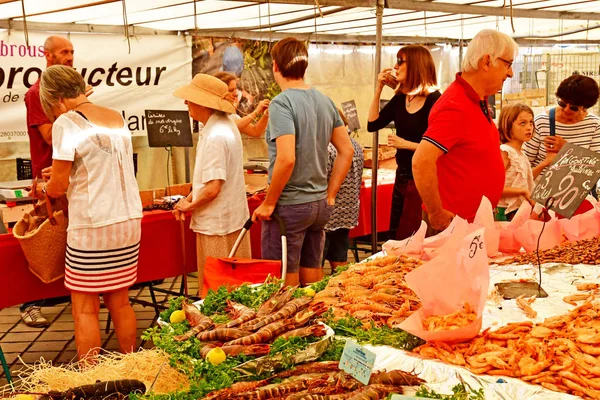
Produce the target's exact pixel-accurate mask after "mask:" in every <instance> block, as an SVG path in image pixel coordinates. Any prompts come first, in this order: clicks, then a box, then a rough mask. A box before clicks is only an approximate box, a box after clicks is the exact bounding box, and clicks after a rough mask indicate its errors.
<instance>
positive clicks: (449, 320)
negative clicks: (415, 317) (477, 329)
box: [423, 303, 477, 331]
mask: <svg viewBox="0 0 600 400" xmlns="http://www.w3.org/2000/svg"><path fill="white" fill-rule="evenodd" d="M476 320H477V313H476V312H475V311H473V308H472V307H471V306H470V305H469V303H465V305H464V306H463V308H462V309H461V310H457V311H455V312H453V313H451V314H448V315H442V316H438V315H432V316H430V317H427V318H425V319H424V320H423V329H425V330H427V331H452V330H456V329H460V328H462V327H463V326H467V325H469V324H471V323H473V322H475V321H476Z"/></svg>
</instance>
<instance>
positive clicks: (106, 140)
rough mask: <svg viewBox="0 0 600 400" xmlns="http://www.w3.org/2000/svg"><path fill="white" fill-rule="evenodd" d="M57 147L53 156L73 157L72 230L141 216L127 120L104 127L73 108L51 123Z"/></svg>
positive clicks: (69, 193) (70, 206)
mask: <svg viewBox="0 0 600 400" xmlns="http://www.w3.org/2000/svg"><path fill="white" fill-rule="evenodd" d="M123 124H125V122H123ZM52 147H53V151H52V158H53V159H54V160H63V161H73V167H72V168H71V176H70V178H69V189H68V190H67V198H68V199H69V228H68V230H72V229H80V228H99V227H102V226H107V225H111V224H115V223H118V222H123V221H127V220H130V219H135V218H142V201H141V200H140V193H139V188H138V185H137V181H136V180H135V173H134V170H133V146H132V145H131V132H129V130H128V129H127V128H126V127H125V125H124V126H123V127H122V128H119V129H110V128H105V127H100V126H97V125H94V124H92V123H91V122H89V121H88V120H86V119H85V118H83V117H82V116H81V115H79V114H78V113H76V112H74V111H69V112H68V113H65V114H63V115H61V116H60V117H58V119H57V120H56V121H55V122H54V124H53V125H52Z"/></svg>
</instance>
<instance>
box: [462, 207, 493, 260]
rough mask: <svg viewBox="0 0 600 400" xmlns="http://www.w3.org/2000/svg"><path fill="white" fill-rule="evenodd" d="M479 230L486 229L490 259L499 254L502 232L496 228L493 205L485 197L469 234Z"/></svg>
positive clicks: (486, 246) (486, 244)
mask: <svg viewBox="0 0 600 400" xmlns="http://www.w3.org/2000/svg"><path fill="white" fill-rule="evenodd" d="M479 228H484V229H485V234H484V236H485V248H486V251H487V255H488V257H494V256H495V255H496V254H498V247H499V244H500V231H499V230H498V228H496V224H495V223H494V211H493V210H492V203H490V201H489V199H488V198H487V197H485V196H483V198H482V199H481V203H480V204H479V208H478V209H477V214H475V219H474V220H473V223H472V224H470V226H469V230H468V232H473V231H475V230H477V229H479Z"/></svg>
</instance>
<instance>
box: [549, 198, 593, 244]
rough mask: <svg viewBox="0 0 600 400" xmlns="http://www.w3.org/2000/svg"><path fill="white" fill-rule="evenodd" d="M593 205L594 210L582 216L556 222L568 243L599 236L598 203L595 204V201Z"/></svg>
mask: <svg viewBox="0 0 600 400" xmlns="http://www.w3.org/2000/svg"><path fill="white" fill-rule="evenodd" d="M592 199H593V198H592ZM594 203H595V205H594V208H592V209H591V210H589V211H586V212H585V213H583V214H579V215H575V216H573V217H572V218H571V219H567V218H563V219H560V220H558V223H559V224H560V227H561V228H562V230H563V233H564V234H565V235H566V236H567V239H569V241H570V242H576V241H578V240H583V239H591V238H593V237H597V236H600V203H596V202H595V199H594V202H593V203H592V204H594Z"/></svg>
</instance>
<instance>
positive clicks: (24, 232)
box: [13, 196, 69, 283]
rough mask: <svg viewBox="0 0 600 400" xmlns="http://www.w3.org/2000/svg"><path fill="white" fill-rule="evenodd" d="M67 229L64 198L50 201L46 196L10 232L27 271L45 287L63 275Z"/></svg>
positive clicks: (67, 222)
mask: <svg viewBox="0 0 600 400" xmlns="http://www.w3.org/2000/svg"><path fill="white" fill-rule="evenodd" d="M53 209H54V210H53ZM68 225H69V220H68V218H67V201H66V197H65V196H63V197H61V198H59V199H50V198H49V197H48V196H46V199H45V200H44V201H42V202H41V203H39V204H37V205H36V206H35V207H34V209H33V210H32V211H30V212H29V213H27V214H25V215H24V216H23V218H21V219H20V220H19V222H17V224H16V225H15V227H14V228H13V235H14V237H15V238H16V239H17V240H18V241H19V244H20V245H21V248H22V249H23V253H24V254H25V258H27V261H28V262H29V269H30V270H31V272H32V273H33V274H34V275H35V276H37V277H38V278H39V279H40V280H41V281H42V282H44V283H51V282H54V281H56V280H58V279H60V278H62V277H63V276H64V275H65V252H66V248H67V227H68Z"/></svg>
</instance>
